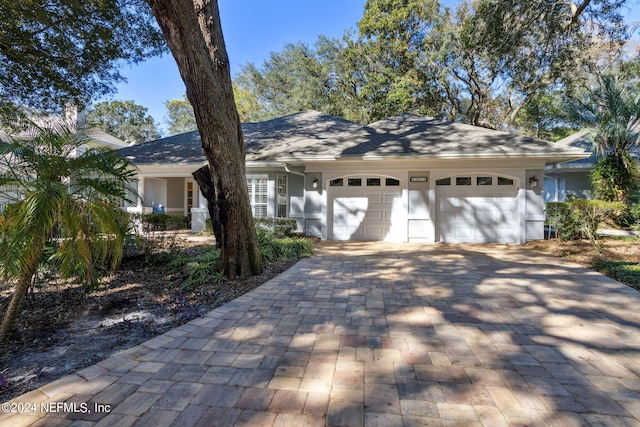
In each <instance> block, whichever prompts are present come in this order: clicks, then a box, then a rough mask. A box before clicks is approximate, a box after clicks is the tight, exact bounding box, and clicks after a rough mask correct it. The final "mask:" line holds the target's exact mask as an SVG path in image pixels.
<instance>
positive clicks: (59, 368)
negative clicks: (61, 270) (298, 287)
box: [0, 240, 296, 401]
mask: <svg viewBox="0 0 640 427" xmlns="http://www.w3.org/2000/svg"><path fill="white" fill-rule="evenodd" d="M176 243H177V245H178V246H179V247H178V248H177V249H176V247H175V246H176ZM172 245H174V247H173V250H174V251H175V250H177V251H178V252H177V253H179V252H180V251H183V252H187V253H189V251H193V250H197V248H198V247H199V246H202V243H200V242H192V241H187V240H179V241H174V242H172ZM156 259H157V258H156ZM153 260H154V257H149V256H144V255H142V254H140V253H135V254H130V255H129V256H126V257H125V259H124V260H123V262H122V264H121V265H120V267H119V268H118V269H117V271H115V272H113V273H112V274H110V275H109V276H107V277H105V278H104V279H103V282H102V283H101V286H100V287H99V289H98V290H97V291H96V292H92V293H87V292H86V290H85V289H84V288H83V287H82V286H81V285H77V284H71V283H64V282H63V281H61V280H60V279H58V278H54V277H41V278H39V279H38V281H37V283H36V284H35V286H34V288H33V290H32V292H30V293H29V295H28V296H27V297H26V299H25V301H24V302H23V305H22V312H21V314H20V316H19V318H18V321H17V325H16V331H17V333H16V334H14V336H15V337H16V338H14V339H13V341H12V342H11V343H10V344H9V345H8V346H7V347H5V348H3V349H2V354H0V401H7V400H10V399H12V398H14V397H16V396H19V395H21V394H23V393H26V392H28V391H30V390H33V389H35V388H38V387H41V386H42V385H44V384H46V383H48V382H51V381H53V380H55V379H58V378H60V377H62V376H65V375H68V374H70V373H72V372H74V371H76V370H79V369H82V368H85V367H87V366H91V365H93V364H95V363H97V362H99V361H100V360H104V359H106V358H108V357H109V356H110V355H111V354H114V353H117V352H120V351H123V350H125V349H127V348H130V347H133V346H135V345H137V344H140V343H142V342H144V341H146V340H148V339H150V338H152V337H154V336H157V335H160V334H162V333H164V332H166V331H168V330H169V329H172V328H175V327H177V326H179V325H181V324H184V323H186V322H188V321H189V320H192V319H194V318H196V317H198V316H200V315H202V314H204V313H206V312H208V311H210V310H213V309H214V308H216V307H219V306H221V305H223V304H224V303H226V302H228V301H231V300H233V299H235V298H237V297H239V296H240V295H242V294H244V293H246V292H248V291H250V290H252V289H255V288H256V287H258V286H260V285H261V284H263V283H264V282H266V281H268V280H269V279H271V278H273V277H275V276H277V275H278V274H280V273H281V272H283V271H285V270H287V269H288V268H289V267H291V266H292V265H293V264H295V262H296V261H286V262H275V263H270V264H267V265H266V266H265V269H264V272H263V273H262V274H260V275H258V276H254V277H250V278H248V279H246V280H236V281H225V282H222V283H219V284H213V283H212V284H209V285H207V286H203V287H199V288H193V289H191V288H190V289H184V288H183V287H182V285H181V280H180V279H181V278H180V277H176V275H170V274H166V273H164V272H163V269H162V266H161V265H158V264H157V263H156V262H154V261H153ZM10 297H11V292H10V290H7V289H4V290H3V289H0V307H5V306H6V304H7V303H8V301H9V298H10Z"/></svg>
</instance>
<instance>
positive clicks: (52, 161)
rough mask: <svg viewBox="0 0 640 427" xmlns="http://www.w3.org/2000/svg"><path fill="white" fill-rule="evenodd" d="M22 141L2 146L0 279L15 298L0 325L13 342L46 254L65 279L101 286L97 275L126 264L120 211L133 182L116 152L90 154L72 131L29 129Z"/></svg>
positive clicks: (1, 337) (1, 336)
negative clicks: (51, 250)
mask: <svg viewBox="0 0 640 427" xmlns="http://www.w3.org/2000/svg"><path fill="white" fill-rule="evenodd" d="M23 135H26V136H22V137H11V138H5V139H6V141H0V199H4V201H5V202H6V204H5V208H4V211H3V212H2V213H1V217H2V219H1V220H0V259H2V264H1V265H0V277H1V278H2V280H3V281H4V282H5V286H7V285H14V287H15V290H14V293H13V296H12V298H11V300H10V302H9V305H8V307H7V309H6V311H5V315H4V319H3V321H2V324H1V325H0V343H4V342H6V341H7V340H8V338H9V335H10V333H11V331H12V329H13V325H14V323H15V320H16V318H17V316H18V313H19V311H20V305H21V303H22V300H23V298H24V296H25V294H26V292H27V290H28V289H29V286H30V284H31V281H32V278H33V277H34V274H35V273H36V272H37V269H38V265H39V264H40V262H41V260H42V258H43V255H44V253H45V249H47V247H49V246H53V247H54V254H53V259H54V260H55V265H56V267H57V269H58V272H59V273H60V274H61V276H63V277H77V278H79V279H80V280H82V281H83V282H84V283H86V284H87V285H89V286H94V285H96V283H97V276H96V268H97V267H98V266H100V265H105V264H108V265H110V267H112V268H113V267H115V266H116V265H117V264H118V263H119V262H120V260H121V258H122V251H123V244H124V237H125V235H126V230H127V223H126V219H125V213H124V211H123V210H122V209H119V207H118V206H119V204H120V203H122V201H123V200H126V198H127V194H128V188H129V184H130V182H131V180H132V179H133V176H134V171H133V170H132V168H131V166H130V163H129V162H128V161H127V160H126V159H124V158H121V157H119V156H118V155H117V154H115V153H113V152H108V151H103V150H98V149H91V148H88V149H85V148H86V142H87V141H88V138H87V137H86V135H84V134H83V132H82V131H75V130H73V128H72V127H71V126H68V125H52V126H51V125H50V126H38V125H36V124H34V123H30V125H29V129H28V131H26V132H23Z"/></svg>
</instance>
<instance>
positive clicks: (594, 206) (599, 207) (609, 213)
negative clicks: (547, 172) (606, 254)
mask: <svg viewBox="0 0 640 427" xmlns="http://www.w3.org/2000/svg"><path fill="white" fill-rule="evenodd" d="M567 203H568V204H569V206H571V209H572V211H573V212H574V215H576V217H577V218H578V219H579V221H580V230H581V231H582V233H583V234H584V235H585V236H586V237H588V238H589V239H590V240H591V242H595V241H596V240H597V235H596V232H597V230H598V227H599V226H600V224H601V223H602V222H603V221H604V220H606V219H609V218H610V219H614V218H616V217H618V216H620V215H622V213H623V212H624V211H625V210H626V206H625V204H624V203H622V202H606V201H604V200H571V201H569V202H567Z"/></svg>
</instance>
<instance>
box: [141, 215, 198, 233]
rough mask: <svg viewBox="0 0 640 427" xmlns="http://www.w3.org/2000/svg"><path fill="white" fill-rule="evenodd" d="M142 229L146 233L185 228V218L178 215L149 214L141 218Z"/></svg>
mask: <svg viewBox="0 0 640 427" xmlns="http://www.w3.org/2000/svg"><path fill="white" fill-rule="evenodd" d="M141 220H142V227H143V228H144V229H145V230H147V231H165V230H167V229H180V228H185V227H186V226H187V221H186V219H185V217H183V216H182V215H179V214H164V213H150V214H143V215H142V216H141Z"/></svg>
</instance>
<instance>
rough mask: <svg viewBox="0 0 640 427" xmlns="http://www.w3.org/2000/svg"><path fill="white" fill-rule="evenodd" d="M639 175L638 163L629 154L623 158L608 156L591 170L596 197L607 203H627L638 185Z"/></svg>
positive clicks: (612, 154)
mask: <svg viewBox="0 0 640 427" xmlns="http://www.w3.org/2000/svg"><path fill="white" fill-rule="evenodd" d="M626 165H629V167H627V166H626ZM637 173H638V172H637V163H636V162H635V160H634V158H633V157H631V156H630V155H629V154H628V153H625V154H623V155H621V156H617V155H616V154H614V153H610V154H607V155H606V156H604V157H602V158H600V160H598V162H597V163H596V164H595V165H594V167H593V169H592V170H591V174H590V178H591V184H592V185H593V189H594V192H595V195H596V196H597V197H599V198H600V199H603V200H607V201H620V202H626V201H627V196H628V195H629V193H631V192H632V191H633V190H634V189H635V187H636V185H637V182H636V179H637Z"/></svg>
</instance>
